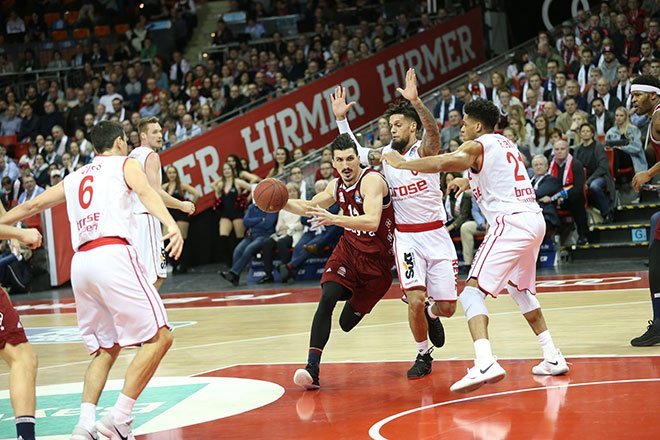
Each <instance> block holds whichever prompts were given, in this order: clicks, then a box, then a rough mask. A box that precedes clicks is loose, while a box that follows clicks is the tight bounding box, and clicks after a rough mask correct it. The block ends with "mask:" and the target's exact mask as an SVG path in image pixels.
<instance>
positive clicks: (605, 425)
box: [0, 273, 660, 440]
mask: <svg viewBox="0 0 660 440" xmlns="http://www.w3.org/2000/svg"><path fill="white" fill-rule="evenodd" d="M538 284H539V292H540V293H539V299H540V301H541V305H542V307H543V311H544V314H545V317H546V320H547V322H548V325H549V327H550V330H551V333H552V335H553V338H554V340H555V343H556V344H557V346H558V347H559V348H560V349H561V350H562V352H563V353H564V355H565V356H566V358H567V359H568V360H569V362H572V366H571V367H572V370H571V372H570V374H569V375H568V376H565V377H558V378H534V377H532V375H531V367H532V365H534V364H535V362H538V358H540V356H541V352H540V349H539V347H538V344H537V342H536V338H535V337H534V335H533V333H532V332H531V330H530V329H529V327H528V326H527V324H526V322H525V320H524V319H523V318H522V317H521V316H520V313H519V311H518V310H517V307H516V306H515V304H514V303H513V301H511V299H510V298H508V297H507V296H506V295H502V296H501V297H500V298H498V299H492V298H488V300H487V304H488V307H489V310H490V314H491V325H490V335H491V341H492V344H493V351H494V353H495V354H496V355H497V356H498V358H500V359H501V360H502V365H503V366H504V368H505V369H507V371H508V375H507V378H506V379H505V380H504V381H502V382H500V383H499V384H496V385H489V386H484V387H483V388H482V389H480V390H479V391H477V392H475V393H473V394H470V395H467V396H465V395H455V394H452V393H450V392H449V390H448V388H449V386H450V385H451V383H453V381H455V380H457V379H458V378H460V377H462V375H463V374H464V372H465V369H466V368H467V367H468V366H469V365H470V363H471V359H472V356H473V348H472V343H471V340H470V337H469V334H468V331H467V326H466V321H465V318H464V317H463V315H462V313H461V310H460V307H459V310H458V311H457V314H456V315H455V316H454V317H452V318H449V319H444V320H443V323H444V326H445V331H446V334H447V343H446V345H445V347H443V348H441V349H437V350H436V351H435V352H434V353H433V357H434V359H435V362H434V371H433V373H432V374H431V375H430V376H428V377H426V378H423V379H421V380H417V381H409V380H407V379H406V378H405V373H406V370H407V369H408V368H409V366H410V364H411V362H412V360H413V359H414V357H415V354H416V352H415V346H414V342H413V340H412V336H411V334H410V330H409V328H408V322H407V309H406V305H405V304H404V303H402V302H401V301H400V300H399V299H398V297H399V295H400V291H399V289H398V286H393V288H392V289H391V290H390V292H389V293H388V295H387V296H386V299H384V300H383V301H382V302H381V303H379V304H378V305H377V306H376V308H375V309H374V311H373V312H372V313H371V314H370V315H368V316H367V317H365V319H364V320H363V321H362V322H361V323H360V324H359V325H358V327H356V328H355V329H354V330H353V331H352V332H350V333H343V332H342V331H341V330H340V329H339V326H338V325H336V323H335V325H334V327H333V332H332V335H331V338H330V342H329V344H328V346H327V347H326V350H325V351H324V354H323V360H322V366H321V385H322V389H321V390H320V391H315V392H303V391H302V390H300V389H298V388H297V387H296V386H295V385H293V383H292V380H291V378H292V375H293V372H294V370H295V369H296V368H299V367H301V366H303V365H304V363H305V361H306V352H307V345H308V339H309V327H310V323H311V318H312V315H313V313H314V310H315V307H316V301H317V300H318V297H319V295H320V289H319V288H318V287H314V288H303V289H299V288H295V287H293V286H282V287H280V288H274V289H271V290H251V289H246V290H244V291H239V292H236V291H232V292H209V293H199V292H195V293H180V294H168V295H167V296H166V297H165V302H166V307H167V309H168V314H169V319H170V322H171V323H173V324H174V325H175V326H176V330H175V342H174V345H173V347H172V349H171V350H170V352H169V353H168V354H167V356H166V358H165V360H164V361H163V363H162V364H161V366H160V368H159V369H158V371H157V373H156V379H155V380H154V382H153V384H152V386H150V387H149V388H148V389H147V391H146V392H145V395H143V397H141V399H140V400H139V401H138V405H137V407H136V421H135V422H134V426H135V427H136V432H137V434H141V435H139V436H138V438H143V439H159V440H161V439H198V438H199V439H201V438H227V439H234V438H236V439H238V438H246V439H248V438H250V439H255V438H257V439H260V438H269V439H273V438H277V439H294V438H295V439H297V438H301V439H302V438H328V439H335V438H345V439H353V438H355V439H361V438H392V439H395V438H396V439H408V438H451V439H458V438H479V439H498V438H501V439H504V438H516V439H518V438H519V439H527V438H543V439H545V438H578V437H576V436H577V435H579V437H580V438H605V437H608V438H631V437H635V438H649V439H650V438H656V439H657V438H660V421H659V419H658V418H657V415H655V413H656V412H657V408H659V407H660V356H659V355H660V347H649V348H633V347H631V346H630V344H629V340H630V339H631V338H633V337H635V336H638V335H639V334H641V333H642V332H643V331H644V330H645V323H646V321H647V319H649V318H650V315H651V308H650V301H649V293H648V288H647V287H646V286H647V285H648V282H647V278H646V274H645V273H616V274H600V275H599V274H596V275H594V274H589V275H571V276H551V277H544V278H541V279H539V282H538ZM276 287H278V286H276ZM16 305H17V306H18V309H19V311H20V313H21V316H22V321H23V324H24V326H25V327H26V328H27V329H28V333H29V335H30V339H31V340H32V341H33V342H35V348H36V351H37V353H38V355H39V363H40V369H39V376H38V385H39V387H40V388H39V392H38V414H37V417H38V434H39V438H44V439H64V438H68V436H67V433H70V431H71V429H72V428H73V425H75V422H76V420H77V409H78V405H79V398H80V394H79V393H80V384H79V382H80V381H81V380H82V377H83V374H84V371H85V368H86V366H87V364H88V362H89V358H88V355H87V353H86V351H85V350H84V348H83V346H82V344H81V343H80V342H79V340H78V339H77V334H76V330H75V325H76V319H75V313H74V312H75V309H73V304H72V303H71V300H70V299H63V300H39V301H30V302H25V301H24V302H17V303H16ZM337 317H338V313H336V315H335V318H337ZM133 353H134V350H132V349H129V350H126V351H125V352H124V353H123V354H122V355H121V357H120V358H119V360H118V361H117V364H116V365H115V367H114V369H113V371H112V372H111V375H110V382H109V384H108V387H107V391H106V392H105V393H104V396H103V397H102V400H101V402H100V411H99V412H100V413H103V411H105V409H106V408H107V407H109V406H112V404H113V403H114V399H115V398H116V395H117V393H118V390H119V389H120V386H121V381H120V379H121V378H122V377H123V372H124V371H125V369H126V367H127V365H128V363H129V362H130V360H131V358H132V356H133ZM7 389H8V373H7V368H6V365H4V364H2V365H1V366H0V390H2V391H0V438H11V437H12V435H13V421H12V420H11V417H10V415H11V411H10V407H9V402H8V392H7V391H6V390H7ZM521 413H522V414H524V416H521V415H520V414H521Z"/></svg>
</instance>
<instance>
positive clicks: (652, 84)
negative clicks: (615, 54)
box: [630, 75, 660, 347]
mask: <svg viewBox="0 0 660 440" xmlns="http://www.w3.org/2000/svg"><path fill="white" fill-rule="evenodd" d="M630 92H631V94H632V106H633V108H634V109H635V112H636V113H637V114H638V115H648V116H649V117H650V119H651V121H650V122H649V132H648V136H647V139H648V143H649V144H650V145H649V146H652V147H653V151H654V152H655V157H656V160H657V162H656V163H655V165H653V166H652V167H651V168H650V169H649V170H648V171H640V172H639V173H637V174H635V177H633V188H635V191H638V192H639V190H640V189H641V187H642V185H644V184H645V183H646V182H648V181H650V180H651V179H652V178H653V177H654V176H657V175H658V174H660V80H658V79H657V78H655V77H654V76H650V75H642V76H639V77H637V78H635V79H634V80H633V82H632V86H631V87H630ZM659 227H660V223H658V225H657V226H656V229H655V231H651V233H652V234H654V237H655V240H653V244H651V250H650V253H649V287H650V288H651V303H652V305H653V320H652V321H649V326H648V328H647V330H646V332H645V333H644V334H643V335H641V336H639V337H637V338H635V339H633V340H631V341H630V344H632V345H633V346H635V347H648V346H651V345H656V344H660V229H659Z"/></svg>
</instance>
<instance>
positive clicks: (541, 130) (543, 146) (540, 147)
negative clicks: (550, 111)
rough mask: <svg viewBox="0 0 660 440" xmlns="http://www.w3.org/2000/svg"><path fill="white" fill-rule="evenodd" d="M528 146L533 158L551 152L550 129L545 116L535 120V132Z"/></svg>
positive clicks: (539, 116)
mask: <svg viewBox="0 0 660 440" xmlns="http://www.w3.org/2000/svg"><path fill="white" fill-rule="evenodd" d="M527 145H528V146H529V152H530V154H531V156H532V157H534V156H536V155H537V154H545V153H546V151H549V150H550V148H551V146H550V127H549V124H548V120H547V119H546V117H545V116H543V115H538V116H537V117H536V118H534V131H533V132H532V137H531V139H530V140H529V143H528V144H527Z"/></svg>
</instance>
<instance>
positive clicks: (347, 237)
mask: <svg viewBox="0 0 660 440" xmlns="http://www.w3.org/2000/svg"><path fill="white" fill-rule="evenodd" d="M370 173H376V174H378V175H379V176H380V177H382V178H383V180H384V179H385V178H384V177H383V175H382V174H380V173H379V172H378V171H375V170H373V169H371V168H365V169H363V170H362V173H361V174H360V177H359V178H358V180H357V182H355V183H354V184H353V185H351V186H346V184H344V182H343V181H342V180H341V179H337V185H336V187H335V200H336V201H337V204H338V205H339V207H340V208H341V209H342V212H343V213H344V215H350V216H352V217H356V216H358V215H364V206H363V203H364V200H363V198H362V193H361V192H360V186H361V184H362V179H364V176H366V175H367V174H370ZM341 240H342V241H344V242H345V243H344V244H346V245H348V246H350V247H351V248H353V250H356V251H358V252H362V253H365V254H381V255H382V254H385V255H390V256H392V255H394V254H393V253H392V242H393V241H394V207H393V206H392V199H391V197H390V194H389V191H388V194H387V196H385V197H383V213H382V215H381V216H380V224H379V225H378V230H377V231H375V232H374V231H360V230H354V229H348V228H345V230H344V235H343V236H342V238H341Z"/></svg>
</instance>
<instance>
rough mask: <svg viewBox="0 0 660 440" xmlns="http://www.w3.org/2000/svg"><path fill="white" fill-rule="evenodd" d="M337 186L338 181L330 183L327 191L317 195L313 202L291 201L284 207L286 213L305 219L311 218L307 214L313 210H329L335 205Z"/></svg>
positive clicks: (334, 180)
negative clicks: (317, 208)
mask: <svg viewBox="0 0 660 440" xmlns="http://www.w3.org/2000/svg"><path fill="white" fill-rule="evenodd" d="M336 184H337V179H333V180H331V181H330V183H328V186H327V187H326V188H325V191H323V192H320V193H318V194H316V195H315V196H314V197H312V200H302V199H289V201H288V202H287V203H286V206H285V207H284V210H285V211H289V212H292V213H294V214H298V215H300V216H303V217H309V215H308V214H307V212H309V211H310V210H311V209H312V208H315V207H319V208H320V209H323V210H325V209H327V208H329V207H331V206H332V205H334V204H335V194H334V192H335V185H336Z"/></svg>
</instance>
